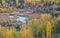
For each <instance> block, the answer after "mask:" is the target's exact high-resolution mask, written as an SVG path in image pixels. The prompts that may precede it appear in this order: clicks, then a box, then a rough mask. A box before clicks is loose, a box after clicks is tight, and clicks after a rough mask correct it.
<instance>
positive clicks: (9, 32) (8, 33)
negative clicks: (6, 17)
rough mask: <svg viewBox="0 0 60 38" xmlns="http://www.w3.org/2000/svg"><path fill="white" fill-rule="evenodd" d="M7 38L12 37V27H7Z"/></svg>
mask: <svg viewBox="0 0 60 38" xmlns="http://www.w3.org/2000/svg"><path fill="white" fill-rule="evenodd" d="M7 38H13V30H12V28H9V29H7Z"/></svg>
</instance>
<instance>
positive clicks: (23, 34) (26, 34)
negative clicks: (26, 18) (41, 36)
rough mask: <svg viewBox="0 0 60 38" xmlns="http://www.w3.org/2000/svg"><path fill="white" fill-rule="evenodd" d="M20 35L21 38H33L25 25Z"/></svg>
mask: <svg viewBox="0 0 60 38" xmlns="http://www.w3.org/2000/svg"><path fill="white" fill-rule="evenodd" d="M20 34H21V38H33V35H32V33H31V31H30V30H29V29H28V28H26V26H25V25H22V29H21V31H20Z"/></svg>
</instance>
